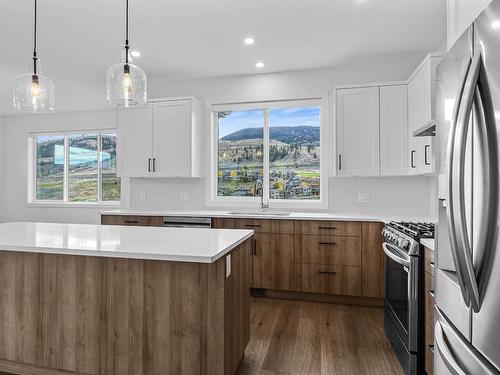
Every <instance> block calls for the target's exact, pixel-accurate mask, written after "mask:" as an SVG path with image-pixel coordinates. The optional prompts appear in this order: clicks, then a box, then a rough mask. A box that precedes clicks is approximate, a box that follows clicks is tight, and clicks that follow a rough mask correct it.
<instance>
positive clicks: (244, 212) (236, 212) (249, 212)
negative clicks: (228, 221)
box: [229, 210, 290, 216]
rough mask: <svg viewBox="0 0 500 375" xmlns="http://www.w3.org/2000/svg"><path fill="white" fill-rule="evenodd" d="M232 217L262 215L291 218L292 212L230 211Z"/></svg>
mask: <svg viewBox="0 0 500 375" xmlns="http://www.w3.org/2000/svg"><path fill="white" fill-rule="evenodd" d="M229 214H230V215H248V216H255V215H262V216H266V215H267V216H290V212H286V211H273V210H262V211H261V210H253V211H251V210H248V211H230V212H229Z"/></svg>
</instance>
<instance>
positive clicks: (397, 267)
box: [383, 242, 419, 353]
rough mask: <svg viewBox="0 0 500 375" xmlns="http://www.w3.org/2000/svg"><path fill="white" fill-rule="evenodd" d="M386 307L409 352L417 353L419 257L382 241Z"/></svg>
mask: <svg viewBox="0 0 500 375" xmlns="http://www.w3.org/2000/svg"><path fill="white" fill-rule="evenodd" d="M383 248H384V253H385V255H386V257H385V258H386V263H385V306H386V312H387V314H388V316H389V317H390V319H391V321H392V324H393V326H394V327H395V329H396V331H397V332H398V334H399V337H400V338H401V340H402V341H403V343H404V344H405V346H406V349H407V351H408V352H414V353H416V352H418V346H419V345H418V343H419V341H418V340H419V337H418V319H419V316H418V315H419V314H418V311H419V308H418V293H419V288H418V281H419V280H418V279H419V275H418V257H413V256H409V255H408V254H407V253H405V252H403V251H401V250H399V249H398V248H397V247H396V246H395V245H393V244H391V243H388V242H384V244H383Z"/></svg>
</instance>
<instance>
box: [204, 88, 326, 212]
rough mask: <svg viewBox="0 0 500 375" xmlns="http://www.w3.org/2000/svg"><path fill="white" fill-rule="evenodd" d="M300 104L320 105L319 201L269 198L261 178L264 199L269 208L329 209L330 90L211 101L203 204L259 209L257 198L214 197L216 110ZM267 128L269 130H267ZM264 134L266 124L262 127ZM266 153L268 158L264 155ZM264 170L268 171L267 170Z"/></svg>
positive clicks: (215, 184) (215, 194) (208, 115)
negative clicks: (290, 95)
mask: <svg viewBox="0 0 500 375" xmlns="http://www.w3.org/2000/svg"><path fill="white" fill-rule="evenodd" d="M300 106H320V107H321V110H320V186H321V190H320V199H319V200H292V199H269V181H268V180H267V179H264V200H266V201H267V202H268V203H269V207H270V208H271V209H273V208H274V209H326V208H328V191H329V189H328V174H329V172H330V169H329V158H330V154H329V153H328V149H329V147H328V144H329V142H330V129H329V128H330V126H329V124H330V96H329V93H325V94H323V95H318V96H303V97H302V98H300V97H293V98H292V99H284V98H282V97H281V98H279V97H278V98H270V99H269V100H265V101H261V100H252V101H246V102H241V103H234V102H226V103H223V102H220V103H213V104H212V105H211V106H208V108H207V120H208V123H210V137H207V138H208V139H209V142H210V144H209V145H207V146H208V147H207V150H209V153H210V154H209V158H208V159H209V162H208V168H207V171H208V173H209V176H207V178H206V192H207V194H206V206H207V207H211V208H254V209H255V208H258V207H260V197H219V196H217V170H218V166H217V163H218V121H217V118H216V113H217V112H220V111H229V110H231V111H237V110H248V109H266V108H286V107H300ZM267 131H269V129H267ZM264 133H266V126H264ZM264 150H265V152H264V159H267V163H266V160H263V163H264V175H269V139H268V137H266V134H264ZM266 156H267V157H266ZM266 172H267V173H266Z"/></svg>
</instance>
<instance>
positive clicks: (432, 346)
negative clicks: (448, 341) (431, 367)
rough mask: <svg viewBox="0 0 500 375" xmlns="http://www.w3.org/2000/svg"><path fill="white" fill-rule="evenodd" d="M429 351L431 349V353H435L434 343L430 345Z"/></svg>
mask: <svg viewBox="0 0 500 375" xmlns="http://www.w3.org/2000/svg"><path fill="white" fill-rule="evenodd" d="M429 351H430V352H431V353H434V345H429Z"/></svg>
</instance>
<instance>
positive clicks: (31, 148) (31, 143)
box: [28, 128, 123, 208]
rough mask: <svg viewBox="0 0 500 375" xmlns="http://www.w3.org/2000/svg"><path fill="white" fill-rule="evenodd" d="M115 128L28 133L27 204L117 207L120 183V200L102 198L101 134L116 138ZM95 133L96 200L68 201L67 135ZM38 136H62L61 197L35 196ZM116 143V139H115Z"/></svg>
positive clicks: (119, 201)
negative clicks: (104, 199)
mask: <svg viewBox="0 0 500 375" xmlns="http://www.w3.org/2000/svg"><path fill="white" fill-rule="evenodd" d="M117 133H118V132H117V129H116V128H99V129H72V130H62V131H57V130H55V131H46V132H33V133H29V134H28V153H29V158H28V205H30V206H41V207H49V206H52V207H85V208H92V207H106V208H119V207H120V206H121V201H122V191H123V190H122V186H121V185H122V184H120V200H118V201H103V200H101V199H102V186H101V185H102V166H101V163H100V162H101V152H102V141H101V139H102V136H103V135H110V134H114V135H115V136H116V137H117V139H118V134H117ZM87 134H92V135H93V134H95V135H97V150H96V152H97V200H96V201H94V202H92V201H90V202H71V201H69V199H68V198H69V137H71V136H78V135H87ZM40 136H60V137H64V181H63V189H64V190H63V199H62V200H54V199H37V198H36V196H37V194H36V189H37V183H36V170H37V143H36V139H37V137H40ZM117 143H118V140H117Z"/></svg>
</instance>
